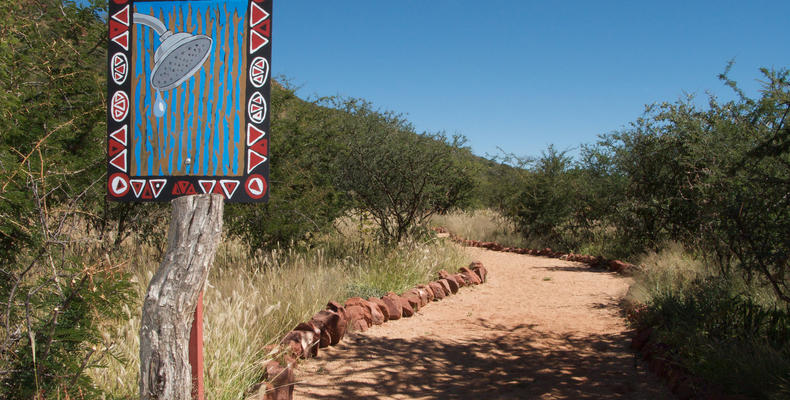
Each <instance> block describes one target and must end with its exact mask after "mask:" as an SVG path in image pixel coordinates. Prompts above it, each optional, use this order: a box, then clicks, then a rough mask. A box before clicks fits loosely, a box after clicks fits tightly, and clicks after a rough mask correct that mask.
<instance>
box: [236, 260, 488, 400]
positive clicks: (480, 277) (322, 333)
mask: <svg viewBox="0 0 790 400" xmlns="http://www.w3.org/2000/svg"><path fill="white" fill-rule="evenodd" d="M487 276H488V271H487V270H486V268H485V267H484V266H483V264H482V263H480V262H473V263H472V264H470V265H469V267H462V268H461V269H459V270H458V273H455V274H450V273H449V272H447V271H445V270H441V271H439V276H438V279H437V280H435V281H433V282H429V283H428V284H424V285H417V286H415V287H414V288H412V289H409V290H407V291H405V292H403V293H401V294H400V295H398V294H396V293H394V292H389V293H387V294H386V295H384V296H382V297H381V298H375V297H371V298H369V299H367V300H365V299H363V298H361V297H351V298H349V299H348V300H346V302H345V303H344V304H340V303H338V302H335V301H330V302H329V303H328V304H327V306H326V309H324V310H322V311H319V312H318V313H316V314H315V315H314V316H313V317H312V318H311V319H310V320H309V321H307V322H303V323H300V324H298V325H297V326H296V327H295V328H294V329H293V330H292V331H290V332H288V333H287V334H286V335H285V337H284V338H283V339H282V341H281V342H280V344H279V345H276V346H269V350H270V354H272V355H276V357H275V359H273V360H271V361H269V362H268V363H267V364H266V366H265V371H264V372H265V374H264V381H263V382H261V383H260V384H258V385H257V386H256V387H254V388H253V389H251V392H252V393H257V394H256V397H257V398H261V399H263V400H291V399H292V398H293V391H294V385H295V384H296V383H295V382H296V376H295V375H296V374H295V369H296V366H297V364H298V361H299V360H300V359H308V358H312V357H316V356H317V355H318V349H320V348H324V347H327V346H334V345H336V344H338V343H340V341H341V340H342V339H343V336H345V333H346V332H347V331H360V332H364V331H366V330H368V329H369V328H370V327H371V326H372V325H381V324H383V323H385V322H387V321H389V320H397V319H400V318H409V317H411V316H413V315H414V313H415V312H416V311H418V310H419V309H420V308H422V307H425V306H427V305H428V304H430V302H432V301H439V300H441V299H443V298H445V297H447V296H450V295H452V294H454V293H456V292H458V290H459V288H462V287H464V286H470V285H479V284H481V283H483V282H485V281H486V278H487Z"/></svg>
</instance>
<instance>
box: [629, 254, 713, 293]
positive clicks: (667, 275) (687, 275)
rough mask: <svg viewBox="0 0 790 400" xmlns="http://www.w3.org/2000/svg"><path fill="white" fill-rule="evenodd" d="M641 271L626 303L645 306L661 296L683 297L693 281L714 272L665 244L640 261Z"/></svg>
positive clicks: (637, 274)
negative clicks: (680, 295) (677, 295)
mask: <svg viewBox="0 0 790 400" xmlns="http://www.w3.org/2000/svg"><path fill="white" fill-rule="evenodd" d="M639 265H640V271H639V272H638V273H636V274H635V276H634V281H635V282H634V284H633V285H631V288H630V289H629V290H628V296H627V301H628V302H629V303H632V304H648V303H649V302H650V300H651V299H652V298H653V297H654V296H656V295H661V294H668V293H678V294H682V293H684V291H685V290H686V289H687V288H688V287H689V286H690V285H691V283H692V282H694V280H697V279H701V278H704V277H707V276H710V275H711V274H712V272H713V271H711V270H710V269H709V268H707V267H706V266H705V264H704V263H703V262H702V260H699V259H698V258H696V257H694V256H693V255H691V254H690V253H689V252H688V251H686V249H685V248H684V247H683V246H682V245H681V244H679V243H675V242H672V243H668V244H667V246H665V248H664V249H663V250H661V251H659V252H657V253H656V252H650V253H647V254H645V255H643V256H642V257H641V258H640V260H639Z"/></svg>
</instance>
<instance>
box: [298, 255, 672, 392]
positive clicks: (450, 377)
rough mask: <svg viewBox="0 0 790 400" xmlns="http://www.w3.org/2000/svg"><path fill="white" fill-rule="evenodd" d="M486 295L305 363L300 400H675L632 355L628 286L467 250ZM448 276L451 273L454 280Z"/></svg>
mask: <svg viewBox="0 0 790 400" xmlns="http://www.w3.org/2000/svg"><path fill="white" fill-rule="evenodd" d="M466 251H468V252H469V254H470V255H471V256H472V258H473V259H475V260H480V261H482V262H483V265H485V266H486V268H487V269H488V270H489V281H488V282H487V283H485V284H483V285H480V286H477V287H472V288H468V287H467V288H462V289H461V291H459V293H458V294H456V295H453V296H450V297H448V298H446V299H444V300H442V301H440V302H433V303H431V304H429V305H428V306H426V307H425V308H423V309H421V310H420V311H419V312H418V313H417V314H416V315H415V316H414V317H412V318H407V319H401V320H398V321H392V322H388V323H386V324H384V325H381V326H376V327H373V328H371V329H370V330H369V331H367V332H365V333H356V334H352V335H350V336H347V337H346V338H345V339H344V340H343V342H341V344H340V345H338V346H337V347H334V348H327V349H321V351H320V354H319V357H318V358H317V359H314V360H310V361H308V362H306V363H304V364H302V365H301V366H300V368H299V372H298V374H297V380H298V381H299V383H298V384H297V386H296V391H295V395H296V396H295V397H296V398H297V399H480V398H486V399H670V398H672V395H671V394H670V393H669V391H668V390H667V389H666V387H665V385H664V384H662V383H661V382H659V381H658V379H657V378H656V377H655V376H653V375H652V374H651V373H649V372H648V371H647V369H646V368H645V366H644V365H643V363H642V362H641V361H637V358H636V357H635V356H634V353H632V352H631V351H630V350H629V349H628V344H629V343H630V340H629V337H628V335H627V333H626V329H627V328H626V326H625V322H624V320H623V318H622V316H621V314H620V308H619V307H618V302H619V301H620V299H622V297H623V296H624V295H625V293H626V290H627V289H628V285H629V280H628V279H627V278H623V277H620V276H618V275H615V274H613V273H610V272H599V271H592V270H590V269H589V268H588V267H587V266H585V265H583V264H580V263H575V262H568V261H561V260H557V259H549V258H543V257H534V256H527V255H518V254H512V253H500V252H492V251H488V250H483V249H478V248H466ZM451 272H452V271H451Z"/></svg>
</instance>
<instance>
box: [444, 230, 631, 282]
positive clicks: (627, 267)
mask: <svg viewBox="0 0 790 400" xmlns="http://www.w3.org/2000/svg"><path fill="white" fill-rule="evenodd" d="M433 230H434V231H436V232H438V233H446V234H448V235H449V237H450V240H452V241H454V242H456V243H458V244H461V245H463V246H471V247H481V248H484V249H488V250H493V251H504V252H507V253H516V254H529V255H532V256H543V257H549V258H559V259H560V260H567V261H576V262H581V263H584V264H587V265H589V266H590V267H594V268H604V269H608V270H609V271H613V272H617V273H619V274H622V275H626V276H630V275H632V274H633V272H634V271H635V270H637V269H638V268H639V267H638V266H636V265H633V264H629V263H627V262H623V261H620V260H608V259H606V258H603V257H600V256H597V257H596V256H590V255H585V254H574V253H560V252H556V251H552V250H551V249H550V248H545V249H526V248H519V247H505V246H502V245H501V244H499V243H497V242H481V241H479V240H469V239H464V238H462V237H460V236H457V235H455V234H453V233H452V232H450V231H448V230H447V228H443V227H436V228H433Z"/></svg>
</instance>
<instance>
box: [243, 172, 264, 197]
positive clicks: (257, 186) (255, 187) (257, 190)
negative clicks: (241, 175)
mask: <svg viewBox="0 0 790 400" xmlns="http://www.w3.org/2000/svg"><path fill="white" fill-rule="evenodd" d="M244 189H245V190H246V191H247V195H248V196H250V198H253V199H260V198H261V197H263V196H264V195H265V194H266V180H264V179H263V177H262V176H260V175H258V174H253V175H250V176H249V178H247V184H246V186H245V188H244Z"/></svg>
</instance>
